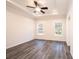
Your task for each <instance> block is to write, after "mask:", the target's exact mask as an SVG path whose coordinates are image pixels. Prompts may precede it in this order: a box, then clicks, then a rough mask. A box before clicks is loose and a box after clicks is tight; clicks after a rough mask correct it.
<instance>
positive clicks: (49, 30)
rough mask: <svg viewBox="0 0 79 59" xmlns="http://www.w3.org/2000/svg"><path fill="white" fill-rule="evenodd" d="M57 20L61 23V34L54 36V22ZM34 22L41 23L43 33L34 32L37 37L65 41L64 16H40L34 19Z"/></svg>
mask: <svg viewBox="0 0 79 59" xmlns="http://www.w3.org/2000/svg"><path fill="white" fill-rule="evenodd" d="M55 21H59V22H62V24H63V36H55V34H54V22H55ZM36 24H43V26H44V35H37V33H36V34H35V38H37V39H46V40H56V41H65V18H64V17H49V16H48V17H42V18H38V19H37V20H36Z"/></svg>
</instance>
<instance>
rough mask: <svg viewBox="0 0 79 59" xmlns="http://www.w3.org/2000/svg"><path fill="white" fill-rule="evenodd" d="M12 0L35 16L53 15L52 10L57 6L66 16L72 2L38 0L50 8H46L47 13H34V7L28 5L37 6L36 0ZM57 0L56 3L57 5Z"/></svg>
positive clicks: (68, 0) (61, 13)
mask: <svg viewBox="0 0 79 59" xmlns="http://www.w3.org/2000/svg"><path fill="white" fill-rule="evenodd" d="M12 1H13V2H15V3H17V4H19V5H21V6H22V7H24V8H25V9H26V10H28V12H29V13H31V14H33V15H35V16H44V15H52V10H54V9H55V8H56V10H57V11H58V15H59V16H66V14H67V12H68V9H69V5H70V2H71V0H37V1H38V2H39V1H41V2H42V3H41V4H42V5H43V6H47V7H48V10H45V12H46V13H45V14H42V13H38V14H34V13H33V11H34V9H32V8H27V7H26V6H27V5H30V6H35V5H34V3H33V1H34V0H12ZM55 1H56V5H55Z"/></svg>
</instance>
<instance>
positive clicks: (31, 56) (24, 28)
mask: <svg viewBox="0 0 79 59" xmlns="http://www.w3.org/2000/svg"><path fill="white" fill-rule="evenodd" d="M72 8H73V1H72V0H6V59H73V30H72V29H73V16H72V14H73V12H72V10H73V9H72Z"/></svg>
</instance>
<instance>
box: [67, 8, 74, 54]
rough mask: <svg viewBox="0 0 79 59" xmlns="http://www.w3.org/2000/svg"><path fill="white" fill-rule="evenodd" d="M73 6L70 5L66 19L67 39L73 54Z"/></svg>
mask: <svg viewBox="0 0 79 59" xmlns="http://www.w3.org/2000/svg"><path fill="white" fill-rule="evenodd" d="M72 12H73V11H72V7H70V9H69V12H68V14H67V19H66V41H67V44H68V45H69V46H70V51H71V54H72V55H73V13H72Z"/></svg>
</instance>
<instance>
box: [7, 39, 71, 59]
mask: <svg viewBox="0 0 79 59" xmlns="http://www.w3.org/2000/svg"><path fill="white" fill-rule="evenodd" d="M6 59H72V58H71V55H70V52H69V50H68V47H67V45H66V43H65V42H58V41H48V40H32V41H29V42H27V43H23V44H20V45H18V46H15V47H12V48H9V49H7V52H6Z"/></svg>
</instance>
